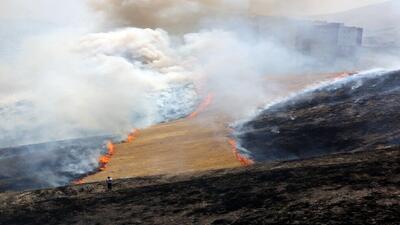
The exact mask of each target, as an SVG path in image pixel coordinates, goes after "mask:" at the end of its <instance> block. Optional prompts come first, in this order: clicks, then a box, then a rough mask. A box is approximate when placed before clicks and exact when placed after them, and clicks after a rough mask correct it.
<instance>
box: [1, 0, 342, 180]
mask: <svg viewBox="0 0 400 225" xmlns="http://www.w3.org/2000/svg"><path fill="white" fill-rule="evenodd" d="M49 2H50V1H47V0H41V3H42V4H44V5H45V6H49V4H50V3H49ZM15 4H17V8H18V6H21V7H22V6H25V7H26V5H30V4H28V3H26V2H24V1H22V0H20V1H18V2H17V3H15V2H14V3H13V6H15ZM18 4H21V5H18ZM69 4H72V5H74V4H76V5H75V6H77V7H78V8H80V9H82V8H84V9H82V10H81V11H79V18H85V19H83V20H82V21H85V23H82V24H80V23H79V22H80V21H75V22H73V23H72V24H62V23H61V24H62V25H60V26H57V29H56V28H52V29H49V30H46V29H45V30H41V31H40V32H37V33H35V32H33V33H29V34H28V35H22V36H21V37H19V42H18V43H17V44H15V45H16V46H18V47H15V49H12V50H10V49H9V48H8V49H7V51H6V52H7V54H6V55H3V56H2V57H1V59H2V61H1V62H0V73H1V74H0V80H1V83H0V85H1V89H0V115H1V117H0V119H1V123H0V130H1V136H0V146H1V147H10V146H19V145H30V144H34V143H42V142H49V141H57V140H64V139H71V138H72V139H73V138H82V137H92V136H102V135H112V136H114V135H117V136H118V135H120V136H123V135H124V134H126V133H128V132H129V131H130V130H131V129H132V128H134V127H136V128H142V127H147V126H150V125H152V124H156V123H160V122H164V121H169V120H174V119H177V118H181V117H184V116H185V115H188V114H190V112H192V111H193V110H194V108H196V106H197V104H198V103H199V102H200V101H201V99H202V97H204V96H205V95H206V94H207V93H213V94H214V95H215V96H216V97H215V98H216V101H217V102H218V103H219V104H218V106H219V107H218V110H219V111H222V112H224V113H228V114H230V115H232V117H233V118H241V117H243V116H245V115H247V114H248V113H249V112H252V111H253V109H254V108H256V107H257V106H259V105H260V104H264V103H265V102H266V101H269V100H271V96H275V95H276V93H277V91H279V93H285V88H286V87H285V86H284V85H282V84H280V83H279V82H277V81H273V80H268V79H266V77H267V78H268V76H266V75H268V74H274V75H286V74H301V73H302V71H304V70H308V69H310V66H309V65H315V60H316V59H313V58H310V57H307V56H304V55H302V54H301V53H299V52H297V51H295V50H293V49H290V48H287V47H286V46H285V45H283V44H282V43H280V42H279V41H277V40H276V38H274V37H273V34H271V35H266V36H265V37H263V38H260V37H259V36H258V34H257V33H256V31H255V30H254V29H253V27H252V23H251V21H249V20H248V16H249V14H248V13H249V12H251V10H248V9H249V7H250V8H251V5H249V2H248V1H244V0H243V1H223V0H218V1H216V0H209V1H147V0H141V1H107V0H103V1H96V2H94V1H90V4H91V7H93V6H94V7H95V8H96V10H97V11H96V12H97V13H98V14H96V13H93V12H92V11H90V9H89V8H85V7H86V6H83V5H82V2H79V3H78V1H72V3H69ZM39 5H40V4H39ZM67 9H68V8H67ZM70 10H72V8H70ZM49 11H50V12H52V11H51V10H49ZM74 12H75V11H74ZM43 13H44V14H46V13H47V11H46V13H45V12H40V13H37V15H39V16H40V17H42V16H43ZM53 13H54V14H53ZM50 14H51V15H47V16H45V18H44V19H43V18H42V19H41V20H42V21H44V22H43V23H46V22H48V21H53V18H57V19H56V20H55V21H59V20H60V21H63V23H65V20H63V19H62V18H60V17H59V15H57V13H55V12H52V13H50ZM71 15H74V16H76V15H75V13H73V12H72V11H71ZM32 16H33V18H35V15H32ZM22 18H24V15H22ZM93 21H100V24H97V23H93ZM86 22H87V23H86ZM5 23H9V22H8V21H7V22H5ZM188 28H190V29H189V30H188ZM281 29H285V28H284V27H282V28H281ZM287 35H291V33H290V32H288V34H287ZM10 52H11V53H10ZM312 69H313V70H320V71H324V69H326V68H315V67H314V68H312ZM329 70H335V68H329ZM260 80H261V81H262V82H260ZM237 105H240V107H237ZM60 146H63V145H60ZM90 148H91V149H92V151H89V152H92V153H93V154H83V155H81V156H79V157H78V158H77V159H78V161H79V160H81V161H80V162H87V163H83V164H81V163H80V162H78V161H71V162H72V163H73V164H75V165H83V166H82V167H81V168H76V170H77V171H83V172H85V171H86V172H89V171H90V170H93V169H94V168H95V167H96V164H95V163H93V159H95V158H96V157H97V156H98V155H99V154H100V153H101V151H102V149H101V147H99V148H95V147H90ZM60 149H61V148H60ZM75 152H76V151H75ZM45 153H46V152H43V151H41V152H40V154H37V155H34V154H33V155H32V154H31V155H30V156H29V157H30V158H35V157H38V159H40V158H42V157H43V155H44V154H45ZM77 154H79V153H77ZM49 155H52V156H54V157H55V158H57V157H58V156H59V155H57V151H52V154H49ZM67 155H68V154H67ZM66 157H67V156H66ZM68 157H70V156H68ZM73 157H75V158H76V155H74V156H73ZM52 159H54V158H52ZM20 160H21V161H22V162H23V161H24V160H28V159H25V158H21V159H20ZM34 161H36V162H40V160H34ZM67 161H68V160H67ZM7 165H8V166H10V165H9V164H7ZM21 165H22V164H12V165H11V166H21ZM51 165H53V166H55V167H57V166H61V167H63V168H64V165H61V164H60V165H56V164H51ZM88 165H90V166H88ZM31 168H32V171H39V172H40V173H43V174H45V172H46V173H51V169H49V168H48V169H47V170H46V171H43V168H42V166H41V165H40V163H37V164H34V165H32V166H31ZM65 168H66V167H65ZM68 168H69V167H68ZM82 168H83V169H82ZM14 169H16V170H18V168H12V170H14ZM0 171H10V170H6V169H5V170H3V169H1V170H0ZM58 171H60V170H58ZM61 171H63V170H62V169H61ZM5 173H7V172H5ZM5 175H7V176H8V175H9V174H5ZM56 175H57V174H55V175H54V176H38V177H41V179H43V182H44V183H46V184H51V185H60V184H64V183H65V182H66V180H62V181H59V180H54V182H53V180H52V181H49V179H51V177H56Z"/></svg>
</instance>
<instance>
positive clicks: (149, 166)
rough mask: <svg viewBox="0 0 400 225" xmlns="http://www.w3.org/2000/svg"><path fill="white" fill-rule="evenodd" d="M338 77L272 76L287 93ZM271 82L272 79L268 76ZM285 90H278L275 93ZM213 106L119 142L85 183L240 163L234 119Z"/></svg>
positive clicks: (226, 166) (177, 172)
mask: <svg viewBox="0 0 400 225" xmlns="http://www.w3.org/2000/svg"><path fill="white" fill-rule="evenodd" d="M336 76H338V74H330V75H303V76H300V75H296V76H291V77H289V78H288V77H283V76H276V77H274V78H273V79H275V81H276V82H279V84H281V85H282V87H285V88H284V89H283V88H282V90H281V92H284V93H285V92H286V93H287V92H293V91H299V90H301V89H303V88H304V87H305V86H307V85H310V84H312V83H315V82H317V81H322V80H325V79H329V78H332V77H336ZM270 81H271V78H269V79H268V82H270ZM284 93H279V92H277V93H276V95H277V96H281V95H282V94H284ZM215 104H217V103H215ZM214 107H215V105H214V106H210V107H209V108H208V109H207V110H206V111H205V112H203V113H200V115H198V117H196V118H193V119H187V118H186V119H181V120H178V121H175V122H169V123H164V124H159V125H156V126H153V127H150V128H147V129H143V130H141V131H140V133H139V136H138V137H137V138H136V139H135V140H134V141H133V142H131V143H121V144H117V145H116V153H115V154H114V155H113V157H112V158H111V161H110V162H109V163H108V164H107V167H106V169H105V170H104V171H101V172H99V173H96V174H94V175H91V176H88V177H86V178H84V179H83V182H93V181H101V180H105V178H106V177H107V176H111V177H113V178H114V179H115V178H127V177H136V176H150V175H160V174H169V175H174V174H179V173H186V172H195V171H205V170H213V169H223V168H233V167H239V166H241V164H240V163H239V161H238V160H237V159H236V157H235V155H234V153H233V152H232V150H231V146H230V145H229V144H228V139H229V129H228V124H229V123H230V122H232V119H230V118H228V117H227V116H225V115H221V113H215V112H216V111H218V110H215V108H214ZM239 107H240V106H239ZM205 121H207V123H205ZM210 121H211V122H210Z"/></svg>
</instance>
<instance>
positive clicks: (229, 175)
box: [0, 148, 400, 225]
mask: <svg viewBox="0 0 400 225" xmlns="http://www.w3.org/2000/svg"><path fill="white" fill-rule="evenodd" d="M399 162H400V151H399V148H391V149H384V150H375V149H370V150H369V151H366V152H358V153H347V154H338V155H331V156H325V157H321V158H315V159H310V160H305V161H292V162H281V163H270V164H259V165H256V166H252V167H248V168H237V169H228V170H219V171H209V172H204V173H197V174H187V175H181V176H178V177H166V176H156V177H143V178H135V179H125V180H117V181H115V190H113V191H112V192H106V191H105V190H104V184H103V183H90V184H84V185H78V186H69V187H61V188H56V189H46V190H37V191H32V192H23V193H2V194H0V214H1V217H0V224H15V225H17V224H97V225H99V224H160V225H165V224H169V225H182V224H204V225H206V224H213V225H217V224H236V225H238V224H242V225H256V224H257V225H258V224H260V225H261V224H349V223H351V224H355V225H358V224H359V225H368V224H380V225H397V224H398V221H399V219H400V197H399V196H400V191H399V190H400V176H399V174H400V164H399Z"/></svg>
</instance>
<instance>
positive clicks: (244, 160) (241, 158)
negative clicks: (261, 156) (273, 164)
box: [228, 139, 254, 166]
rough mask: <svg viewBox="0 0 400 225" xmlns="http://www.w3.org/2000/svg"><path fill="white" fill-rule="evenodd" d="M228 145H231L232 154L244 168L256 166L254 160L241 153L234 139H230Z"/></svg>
mask: <svg viewBox="0 0 400 225" xmlns="http://www.w3.org/2000/svg"><path fill="white" fill-rule="evenodd" d="M228 143H229V144H230V145H231V149H232V152H233V154H234V155H235V157H236V159H237V160H238V161H239V162H240V164H242V165H243V166H250V165H253V164H254V161H253V160H251V159H249V158H247V157H245V156H243V155H242V154H240V153H239V151H238V149H237V143H236V141H235V140H234V139H229V140H228Z"/></svg>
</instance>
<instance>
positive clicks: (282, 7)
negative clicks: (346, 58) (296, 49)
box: [251, 0, 387, 16]
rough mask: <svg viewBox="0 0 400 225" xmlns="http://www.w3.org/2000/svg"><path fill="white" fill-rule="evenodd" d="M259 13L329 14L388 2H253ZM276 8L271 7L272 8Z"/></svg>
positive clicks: (254, 0) (258, 0)
mask: <svg viewBox="0 0 400 225" xmlns="http://www.w3.org/2000/svg"><path fill="white" fill-rule="evenodd" d="M251 1H252V2H253V4H252V10H253V11H255V12H257V13H261V14H263V13H266V14H271V13H272V14H285V15H291V16H297V15H310V14H311V15H312V14H327V13H334V12H340V11H345V10H349V9H352V8H357V7H362V6H366V5H369V4H375V3H380V2H385V1H387V0H251ZM272 5H273V6H274V7H271V6H272Z"/></svg>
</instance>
